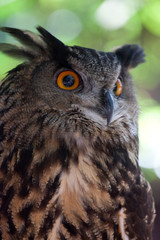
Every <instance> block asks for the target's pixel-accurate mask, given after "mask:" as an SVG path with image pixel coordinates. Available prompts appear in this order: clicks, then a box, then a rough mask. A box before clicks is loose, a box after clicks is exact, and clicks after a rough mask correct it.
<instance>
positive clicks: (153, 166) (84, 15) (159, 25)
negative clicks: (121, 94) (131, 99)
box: [0, 0, 160, 180]
mask: <svg viewBox="0 0 160 240" xmlns="http://www.w3.org/2000/svg"><path fill="white" fill-rule="evenodd" d="M159 13H160V1H159V0H134V1H132V0H106V1H102V0H99V1H98V0H81V1H73V0H0V26H9V27H16V28H22V29H29V30H32V31H36V29H35V27H36V26H38V25H41V26H43V27H45V28H46V29H48V30H49V31H50V32H51V33H52V34H54V35H55V36H57V37H58V38H60V39H61V40H62V41H64V42H65V43H67V44H69V45H81V46H85V47H90V48H96V49H97V50H104V51H108V50H110V49H112V48H113V47H116V46H119V45H122V44H126V43H137V44H140V45H141V46H142V47H143V48H144V49H145V53H146V63H145V64H142V65H140V66H139V67H138V68H136V69H134V70H133V71H132V74H133V77H134V80H135V85H136V91H137V95H138V101H139V104H140V146H141V147H140V164H141V166H142V167H143V168H148V170H147V169H144V172H145V176H146V177H147V178H148V179H149V180H153V179H155V178H157V177H158V176H159V177H160V148H159V147H158V144H159V143H160V132H159V133H158V132H157V131H160V127H158V126H160V94H159V93H160V67H159V59H160V51H159V46H160V14H159ZM0 42H14V43H15V40H13V39H12V38H11V37H9V36H7V34H4V33H0ZM0 63H1V67H0V79H2V78H3V77H4V76H5V73H6V72H7V71H8V70H10V69H12V68H13V67H15V66H16V65H17V64H18V63H20V62H19V61H18V60H16V59H12V58H9V57H7V56H5V55H3V54H2V53H1V54H0ZM148 129H149V131H148ZM151 143H152V144H151ZM154 143H155V144H154ZM147 149H148V151H147ZM141 159H143V161H142V160H141Z"/></svg>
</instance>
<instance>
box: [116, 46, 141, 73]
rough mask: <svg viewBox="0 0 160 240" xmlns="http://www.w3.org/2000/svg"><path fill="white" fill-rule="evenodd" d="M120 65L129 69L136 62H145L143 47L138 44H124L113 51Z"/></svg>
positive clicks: (135, 64)
mask: <svg viewBox="0 0 160 240" xmlns="http://www.w3.org/2000/svg"><path fill="white" fill-rule="evenodd" d="M115 53H116V55H117V57H118V59H119V60H120V62H121V64H122V66H124V67H126V68H128V69H131V68H134V67H136V66H137V65H138V64H140V63H143V62H145V59H144V57H145V54H144V50H143V48H141V47H140V46H139V45H136V44H133V45H124V46H122V47H121V48H118V49H117V50H116V51H115Z"/></svg>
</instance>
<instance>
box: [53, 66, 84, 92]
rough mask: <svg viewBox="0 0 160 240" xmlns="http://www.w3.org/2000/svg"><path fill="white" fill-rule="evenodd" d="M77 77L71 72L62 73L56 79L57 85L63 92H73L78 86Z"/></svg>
mask: <svg viewBox="0 0 160 240" xmlns="http://www.w3.org/2000/svg"><path fill="white" fill-rule="evenodd" d="M79 83H80V81H79V76H78V75H77V74H76V73H75V72H72V71H69V70H68V71H63V72H61V73H60V74H59V75H58V77H57V85H58V87H59V88H61V89H64V90H74V89H76V88H77V87H78V86H79Z"/></svg>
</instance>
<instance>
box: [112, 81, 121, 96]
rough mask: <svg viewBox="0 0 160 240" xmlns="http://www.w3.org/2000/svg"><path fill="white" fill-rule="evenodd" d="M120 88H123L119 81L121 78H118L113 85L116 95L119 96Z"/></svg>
mask: <svg viewBox="0 0 160 240" xmlns="http://www.w3.org/2000/svg"><path fill="white" fill-rule="evenodd" d="M122 90H123V86H122V82H121V80H120V79H119V78H118V79H117V82H116V87H115V90H114V92H115V95H116V96H120V95H121V93H122Z"/></svg>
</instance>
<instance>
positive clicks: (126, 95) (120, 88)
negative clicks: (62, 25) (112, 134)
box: [0, 27, 144, 127]
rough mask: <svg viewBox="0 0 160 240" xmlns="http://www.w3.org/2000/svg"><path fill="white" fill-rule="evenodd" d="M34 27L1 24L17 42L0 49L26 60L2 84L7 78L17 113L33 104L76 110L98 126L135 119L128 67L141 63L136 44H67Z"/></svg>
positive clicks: (141, 54) (71, 112)
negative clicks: (104, 47)
mask: <svg viewBox="0 0 160 240" xmlns="http://www.w3.org/2000/svg"><path fill="white" fill-rule="evenodd" d="M37 29H38V32H39V35H38V34H35V33H32V32H30V31H22V30H19V29H15V28H7V27H5V28H1V31H4V32H7V33H9V34H11V35H12V36H13V37H15V38H16V39H17V40H19V41H20V42H21V46H14V45H11V44H6V43H1V44H0V50H1V51H2V52H4V53H6V54H8V55H10V56H13V57H16V58H22V59H26V62H25V63H23V64H21V65H19V66H17V67H16V68H15V69H13V70H11V71H10V72H9V73H8V76H7V80H5V81H4V83H2V85H3V84H7V83H6V82H10V83H8V85H7V86H9V84H10V95H11V97H10V101H12V98H13V96H12V95H14V96H15V95H16V96H17V97H16V102H15V103H14V104H16V106H17V108H19V109H21V112H22V114H21V115H22V116H23V114H24V112H26V113H29V112H30V111H31V110H33V109H35V108H38V109H39V111H40V110H42V109H50V110H54V111H58V112H59V113H60V114H61V117H62V118H63V116H64V115H68V116H71V115H74V113H76V114H77V113H79V116H82V115H83V118H84V117H85V118H86V119H87V120H88V121H91V122H94V123H95V124H97V125H100V126H101V127H106V126H114V125H118V124H120V123H122V122H123V123H125V122H128V121H130V122H133V123H134V124H136V121H137V113H138V107H137V103H136V97H135V93H134V88H133V82H132V79H131V76H130V74H129V70H130V69H131V68H134V67H136V66H137V65H138V64H139V63H142V62H144V52H143V50H142V48H141V47H140V46H138V45H124V46H122V47H120V48H117V49H116V50H114V51H112V52H102V51H96V50H94V49H89V48H84V47H79V46H73V47H70V46H67V45H65V44H63V43H62V42H61V41H59V40H58V39H57V38H55V37H54V36H53V35H51V34H50V33H49V32H48V31H46V30H45V29H44V28H42V27H38V28H37ZM6 88H7V87H6ZM12 92H14V94H13V93H12Z"/></svg>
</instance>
